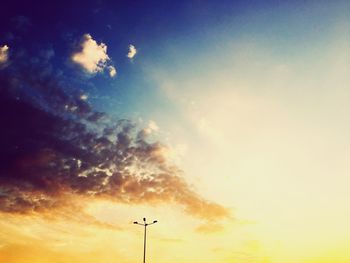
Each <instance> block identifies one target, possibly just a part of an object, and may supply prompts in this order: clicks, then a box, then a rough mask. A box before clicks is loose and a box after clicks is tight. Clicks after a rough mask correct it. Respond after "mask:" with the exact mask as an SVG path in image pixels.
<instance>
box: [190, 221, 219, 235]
mask: <svg viewBox="0 0 350 263" xmlns="http://www.w3.org/2000/svg"><path fill="white" fill-rule="evenodd" d="M223 230H224V227H223V226H222V225H221V224H218V223H213V222H207V223H205V224H202V225H200V226H198V227H197V228H196V232H197V233H200V234H212V233H217V232H220V231H223Z"/></svg>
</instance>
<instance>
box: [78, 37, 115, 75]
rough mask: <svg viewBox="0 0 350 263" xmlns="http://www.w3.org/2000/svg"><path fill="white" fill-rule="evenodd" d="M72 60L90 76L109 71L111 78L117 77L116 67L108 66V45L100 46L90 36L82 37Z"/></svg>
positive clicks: (102, 44)
mask: <svg viewBox="0 0 350 263" xmlns="http://www.w3.org/2000/svg"><path fill="white" fill-rule="evenodd" d="M71 59H72V61H73V62H74V63H76V64H78V65H79V66H81V67H82V68H83V69H84V70H85V71H86V72H87V73H89V74H95V73H99V72H103V71H104V70H105V69H107V70H108V71H109V75H110V76H111V77H114V76H115V75H116V70H115V68H114V66H108V62H110V57H109V56H108V54H107V45H106V44H104V43H101V44H98V43H97V42H96V41H95V40H94V39H93V38H92V36H91V35H90V34H85V35H84V36H83V37H82V39H81V41H80V44H79V49H78V50H77V51H76V52H74V53H73V54H72V56H71Z"/></svg>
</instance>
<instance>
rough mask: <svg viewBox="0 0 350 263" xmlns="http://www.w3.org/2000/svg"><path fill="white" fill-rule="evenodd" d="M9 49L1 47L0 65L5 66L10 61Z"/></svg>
mask: <svg viewBox="0 0 350 263" xmlns="http://www.w3.org/2000/svg"><path fill="white" fill-rule="evenodd" d="M8 51H9V47H8V46H7V45H4V46H2V47H0V64H5V63H6V62H7V60H8Z"/></svg>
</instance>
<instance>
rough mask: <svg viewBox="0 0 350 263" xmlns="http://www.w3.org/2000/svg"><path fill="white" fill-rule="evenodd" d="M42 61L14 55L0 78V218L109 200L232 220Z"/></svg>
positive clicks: (159, 149) (155, 149)
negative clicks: (70, 89)
mask: <svg viewBox="0 0 350 263" xmlns="http://www.w3.org/2000/svg"><path fill="white" fill-rule="evenodd" d="M43 54H44V55H43ZM43 54H41V55H40V54H39V56H38V57H37V58H36V59H35V61H34V62H33V60H31V59H26V60H23V57H25V53H24V55H23V54H22V55H21V54H17V60H16V55H14V61H13V63H12V64H11V65H10V66H9V67H7V68H6V69H5V70H1V71H0V121H1V129H0V211H2V212H7V213H22V214H28V213H43V214H44V213H46V212H50V211H53V210H54V211H67V210H69V209H72V210H77V205H76V201H74V200H78V199H79V200H81V199H84V200H89V199H104V200H111V201H114V202H119V203H129V204H141V203H147V204H156V203H164V202H165V203H175V204H179V205H182V206H183V207H184V209H185V211H187V212H188V213H189V214H191V215H194V216H197V217H199V218H204V219H209V220H212V219H217V218H223V217H228V216H230V215H229V212H228V210H226V209H225V208H223V207H222V206H220V205H218V204H215V203H211V202H208V201H206V200H204V199H203V198H201V197H200V196H199V195H197V194H196V193H195V192H194V191H193V190H192V189H191V188H190V187H189V186H188V184H187V183H186V182H185V180H184V179H183V177H182V172H181V171H180V170H179V169H178V168H177V167H175V166H173V165H171V164H170V163H169V162H168V161H167V159H166V158H165V156H164V146H163V145H162V144H161V143H159V142H150V141H148V138H147V136H146V135H145V134H143V133H142V130H143V129H142V128H138V127H137V126H135V125H134V124H133V123H131V122H130V121H128V120H114V121H113V120H111V119H110V118H109V116H108V114H106V113H101V112H98V111H95V110H94V109H93V108H92V107H91V105H90V104H89V103H88V102H87V101H85V100H81V99H80V97H79V94H68V93H67V92H65V91H64V90H67V85H69V84H68V83H67V81H66V80H65V79H64V76H62V74H60V73H59V72H57V71H55V70H54V68H53V67H52V65H51V64H50V62H49V59H50V58H51V57H52V56H53V55H54V52H53V51H48V52H44V53H43ZM73 90H74V89H73ZM140 134H142V136H141V135H140ZM79 209H82V208H81V207H80V208H79Z"/></svg>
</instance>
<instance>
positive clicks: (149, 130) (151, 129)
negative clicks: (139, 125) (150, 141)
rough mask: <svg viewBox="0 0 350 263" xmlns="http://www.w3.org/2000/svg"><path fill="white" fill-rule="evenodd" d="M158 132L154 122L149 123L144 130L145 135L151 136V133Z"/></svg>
mask: <svg viewBox="0 0 350 263" xmlns="http://www.w3.org/2000/svg"><path fill="white" fill-rule="evenodd" d="M157 131H159V127H158V125H157V123H156V122H155V121H152V120H151V121H149V123H148V126H147V127H146V128H145V129H144V132H145V133H146V134H151V133H152V132H157Z"/></svg>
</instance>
